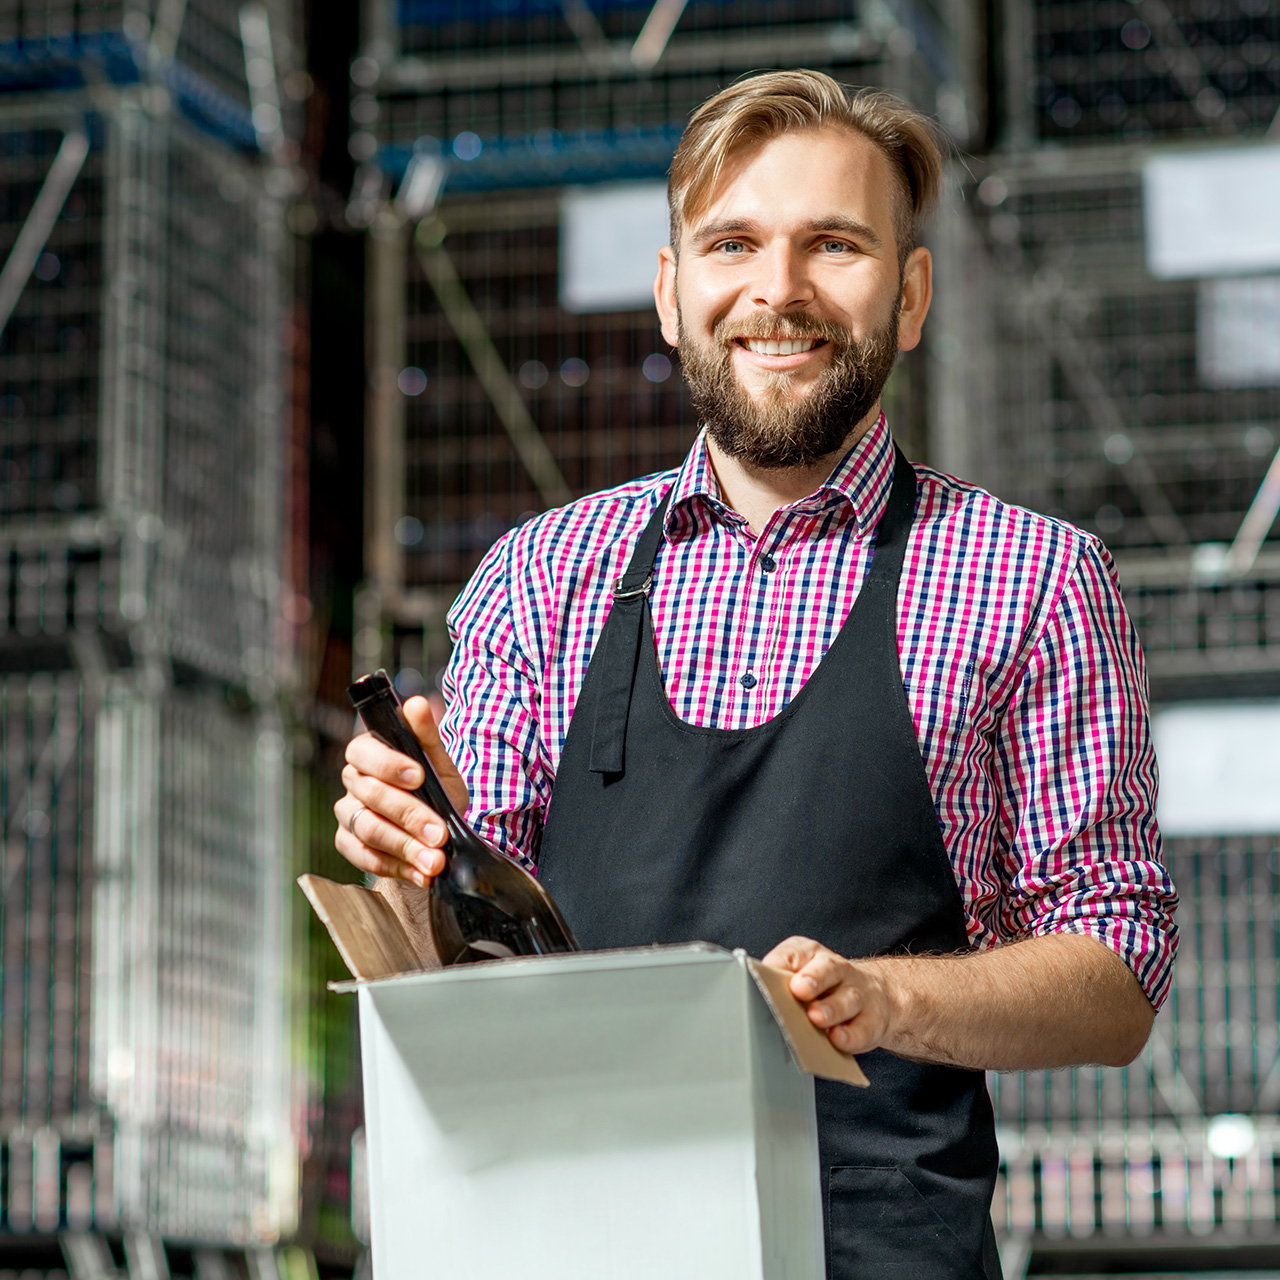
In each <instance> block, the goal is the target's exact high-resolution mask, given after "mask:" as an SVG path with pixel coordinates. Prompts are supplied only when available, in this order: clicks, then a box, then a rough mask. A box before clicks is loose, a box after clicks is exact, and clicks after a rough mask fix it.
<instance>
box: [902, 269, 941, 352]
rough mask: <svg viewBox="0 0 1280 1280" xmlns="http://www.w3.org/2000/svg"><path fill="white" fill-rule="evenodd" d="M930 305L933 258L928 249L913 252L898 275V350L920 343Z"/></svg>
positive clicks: (908, 348) (910, 347)
mask: <svg viewBox="0 0 1280 1280" xmlns="http://www.w3.org/2000/svg"><path fill="white" fill-rule="evenodd" d="M932 301H933V258H932V257H930V255H929V250H928V249H913V250H912V251H911V256H910V257H909V258H908V259H907V265H906V267H905V269H904V270H903V272H902V310H901V311H900V312H899V313H898V350H899V351H910V350H912V348H914V347H916V346H918V345H919V343H920V331H921V330H922V329H923V328H924V318H925V316H927V315H928V314H929V303H930V302H932Z"/></svg>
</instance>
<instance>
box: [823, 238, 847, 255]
mask: <svg viewBox="0 0 1280 1280" xmlns="http://www.w3.org/2000/svg"><path fill="white" fill-rule="evenodd" d="M848 247H849V246H848V245H847V244H845V242H844V241H843V240H824V241H823V242H822V248H823V251H824V252H825V253H844V252H845V251H846V250H847V249H848Z"/></svg>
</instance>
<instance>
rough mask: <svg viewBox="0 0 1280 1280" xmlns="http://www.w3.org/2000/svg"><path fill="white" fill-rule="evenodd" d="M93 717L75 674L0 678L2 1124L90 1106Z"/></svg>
mask: <svg viewBox="0 0 1280 1280" xmlns="http://www.w3.org/2000/svg"><path fill="white" fill-rule="evenodd" d="M93 726H94V720H93V710H92V706H91V705H90V704H88V702H87V701H86V698H85V693H84V688H83V685H82V682H81V680H80V678H79V677H78V676H77V675H75V674H73V673H69V672H61V673H41V674H38V675H9V676H5V677H4V678H3V679H0V779H2V782H0V829H2V830H3V833H4V865H3V870H2V872H0V874H2V875H3V885H2V890H3V891H2V892H0V935H2V936H0V955H2V956H3V960H2V962H0V963H2V965H3V975H4V976H3V981H2V982H0V1128H2V1129H3V1131H4V1132H6V1133H8V1132H9V1131H10V1130H11V1129H14V1128H22V1129H25V1130H27V1131H28V1132H30V1133H34V1132H36V1131H37V1130H41V1129H44V1128H47V1127H49V1126H50V1125H57V1126H59V1127H60V1128H62V1129H72V1128H75V1127H77V1126H80V1125H83V1124H84V1123H85V1122H86V1121H89V1120H91V1119H92V1117H93V1114H94V1103H93V1100H92V1098H91V1095H90V1090H89V1064H90V1052H89V1016H88V1015H89V994H90V980H89V979H90V954H89V947H90V943H91V939H92V928H91V913H90V897H89V893H88V885H89V883H90V880H91V875H90V868H91V859H92V841H91V830H90V828H89V827H88V825H87V824H86V821H85V814H86V813H88V812H90V811H91V807H92V803H93V795H94V788H93V781H94V752H93ZM45 1209H46V1206H43V1205H42V1206H41V1210H42V1212H44V1211H45ZM29 1212H30V1209H29Z"/></svg>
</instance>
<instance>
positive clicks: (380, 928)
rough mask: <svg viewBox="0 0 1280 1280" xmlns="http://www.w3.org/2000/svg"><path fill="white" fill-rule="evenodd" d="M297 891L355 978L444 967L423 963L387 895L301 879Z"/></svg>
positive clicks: (359, 887) (318, 879) (312, 878)
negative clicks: (311, 908)
mask: <svg viewBox="0 0 1280 1280" xmlns="http://www.w3.org/2000/svg"><path fill="white" fill-rule="evenodd" d="M298 886H299V888H301V890H302V892H303V893H305V894H306V895H307V901H308V902H310V903H311V905H312V907H313V908H314V909H315V913H316V915H318V916H319V917H320V921H321V923H322V924H323V925H324V927H325V928H326V929H327V930H328V931H329V937H331V938H332V939H333V945H334V946H335V947H337V948H338V954H339V955H340V956H341V957H342V959H343V962H344V963H345V964H346V966H347V968H348V969H349V970H350V971H351V974H352V976H353V977H355V978H359V979H363V980H364V981H370V980H372V979H374V978H390V977H392V976H394V975H396V974H402V973H420V972H421V971H422V970H424V969H430V968H438V967H439V966H438V965H435V966H433V965H430V964H424V963H423V961H422V957H421V956H419V955H418V952H417V951H416V950H415V948H414V946H413V943H412V942H410V941H409V935H408V933H407V932H406V931H405V927H404V925H403V924H401V923H400V917H399V916H397V915H396V913H395V910H394V909H393V908H392V906H391V903H390V902H388V901H387V899H386V898H384V897H383V896H382V894H380V893H375V892H374V891H373V890H372V889H366V888H365V887H364V886H363V885H359V884H338V883H337V881H334V880H326V879H325V878H324V877H323V876H312V875H306V876H299V877H298ZM329 985H330V986H331V987H332V986H333V985H334V984H333V983H330V984H329Z"/></svg>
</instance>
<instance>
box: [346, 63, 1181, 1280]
mask: <svg viewBox="0 0 1280 1280" xmlns="http://www.w3.org/2000/svg"><path fill="white" fill-rule="evenodd" d="M941 170H942V165H941V158H940V154H939V149H938V146H937V144H936V142H935V140H934V132H933V129H932V127H931V125H930V123H929V122H928V121H927V120H926V119H925V118H924V117H922V116H920V115H919V114H918V113H916V112H915V111H913V110H911V109H910V108H909V107H907V106H906V105H905V104H903V103H901V102H899V101H897V100H895V99H893V98H890V97H888V96H887V95H883V94H878V93H869V92H861V93H856V94H851V93H848V92H846V91H845V90H844V89H842V88H841V87H840V86H839V85H837V84H836V83H835V82H834V81H832V80H830V79H829V78H828V77H826V76H823V75H818V74H815V73H812V72H806V71H795V72H787V73H778V74H768V75H760V76H756V77H753V78H750V79H747V80H744V81H742V82H740V83H738V84H736V85H734V86H733V87H732V88H730V89H727V90H725V91H724V92H722V93H720V94H718V95H717V96H716V97H714V98H712V99H711V100H710V101H708V102H707V103H706V104H704V105H703V106H702V107H701V108H700V109H699V110H698V111H697V112H696V113H695V114H694V116H693V117H692V119H691V121H690V123H689V126H688V128H687V130H686V132H685V134H684V137H683V139H682V141H681V143H680V147H679V150H678V151H677V153H676V156H675V160H674V162H673V164H672V167H671V184H670V193H671V246H670V247H669V248H667V249H664V250H662V253H661V259H660V263H659V268H658V276H657V281H656V284H655V297H656V300H657V307H658V314H659V316H660V318H661V322H662V331H663V334H664V335H665V336H666V338H667V340H668V341H669V342H671V343H672V344H673V345H676V346H678V348H679V352H680V357H681V362H682V365H683V368H684V375H685V377H686V379H687V380H688V384H689V388H690V392H691V394H692V398H693V402H694V404H695V406H696V407H697V410H698V414H699V418H700V421H701V424H702V428H703V429H702V431H701V433H700V434H699V436H698V438H697V440H696V441H695V443H694V445H693V448H692V450H691V451H690V453H689V455H688V457H687V458H686V459H685V461H684V463H683V465H681V466H680V467H679V468H677V469H676V470H675V471H671V472H667V473H665V474H663V475H658V476H650V477H647V478H645V479H642V480H637V481H634V482H633V483H631V484H627V485H624V486H622V487H620V488H618V489H614V490H611V491H609V492H606V493H600V494H595V495H592V496H590V497H587V498H583V499H582V500H581V501H578V502H575V503H572V504H570V505H569V506H567V507H565V508H563V509H561V510H558V511H551V512H548V513H546V514H545V515H543V516H541V517H539V518H538V519H536V520H532V521H530V522H529V523H528V524H525V525H523V526H521V527H520V528H519V529H517V530H515V531H513V532H512V533H510V534H508V535H507V536H506V537H504V538H503V539H502V540H501V541H499V542H498V544H497V545H496V546H495V547H494V548H493V550H492V551H491V552H490V554H489V555H488V556H487V558H486V559H485V561H484V563H483V564H482V565H481V567H480V569H479V570H478V571H477V573H476V575H475V577H474V579H473V580H472V582H471V583H470V585H469V586H468V587H467V588H466V590H465V591H464V592H463V594H462V596H461V597H460V599H459V600H458V602H457V604H456V605H455V607H454V609H453V611H452V614H451V625H452V628H453V632H454V636H455V639H456V649H455V651H454V654H453V659H452V663H451V666H450V669H449V677H448V682H447V683H448V686H449V687H448V689H447V691H446V693H447V697H448V702H449V711H448V713H447V715H446V716H445V718H444V721H443V724H442V726H441V733H440V734H437V732H436V729H435V725H434V723H433V721H432V719H431V716H430V713H429V711H428V709H427V704H426V702H425V701H424V700H422V699H416V700H411V701H410V702H409V704H407V707H406V711H407V714H408V716H409V719H410V722H411V723H412V724H413V726H414V728H415V730H416V731H417V732H418V734H419V736H420V738H421V739H422V741H423V743H424V746H425V747H426V749H427V751H428V754H429V756H430V757H431V758H432V760H433V761H434V762H435V763H436V765H437V766H438V768H439V769H440V771H441V772H442V774H444V775H445V776H446V777H447V778H448V779H449V785H450V786H451V788H452V790H453V793H454V794H455V796H456V797H457V799H458V800H459V801H460V802H461V803H463V804H465V803H466V801H467V798H468V791H469V794H470V820H471V821H472V822H473V823H474V824H476V825H477V827H478V828H479V829H480V830H481V831H482V833H483V834H484V835H486V836H488V837H489V838H490V839H491V840H493V841H494V842H495V843H496V844H498V845H499V846H500V847H501V848H502V849H504V850H505V851H506V852H507V853H508V854H509V855H510V856H512V857H514V858H518V859H521V860H522V861H524V862H525V863H526V864H527V865H529V866H531V867H533V866H536V868H537V871H538V874H539V875H540V877H541V878H542V880H543V881H544V882H545V883H546V884H547V886H548V887H549V889H550V890H551V892H552V893H553V894H554V896H555V897H556V899H557V900H558V902H559V904H560V906H561V907H562V908H563V910H564V913H565V916H566V917H567V919H568V920H569V921H570V922H571V923H572V925H573V927H574V929H575V931H576V932H577V935H578V938H579V940H580V941H581V943H582V944H583V945H584V946H585V947H592V948H594V947H612V946H628V945H636V944H646V943H652V942H683V941H689V940H694V939H702V940H707V941H711V942H715V943H720V944H721V945H723V946H725V947H744V948H745V949H746V950H748V951H749V952H751V953H752V954H753V955H757V956H763V957H764V959H765V960H766V962H768V963H770V964H773V965H777V966H780V967H782V968H784V969H786V970H789V971H790V972H791V973H792V975H793V976H792V978H791V991H792V992H793V994H794V995H795V996H796V998H797V999H798V1000H800V1001H802V1002H803V1003H805V1004H806V1005H807V1007H808V1014H809V1017H810V1019H811V1021H812V1022H813V1023H814V1024H815V1025H817V1026H818V1027H820V1028H824V1029H825V1030H826V1032H827V1034H828V1036H829V1037H830V1039H831V1041H832V1043H833V1044H834V1045H835V1046H836V1047H837V1048H838V1049H840V1050H842V1051H844V1052H846V1053H854V1054H858V1055H861V1056H862V1058H863V1064H864V1066H865V1068H866V1072H867V1074H868V1076H869V1077H870V1078H871V1079H872V1081H873V1087H872V1088H871V1089H869V1090H866V1091H859V1090H854V1089H850V1088H847V1087H845V1086H842V1085H838V1084H828V1083H826V1082H823V1081H819V1082H817V1108H818V1125H819V1141H820V1149H821V1161H822V1165H823V1171H822V1172H823V1192H824V1212H825V1222H826V1233H827V1266H828V1274H829V1275H830V1276H831V1277H833V1278H837V1280H855V1277H856V1278H858V1280H866V1278H873V1280H897V1278H903V1277H912V1278H915V1280H952V1278H954V1280H975V1278H977V1277H987V1280H992V1278H993V1277H996V1276H998V1275H999V1266H1000V1264H999V1259H998V1257H997V1255H996V1250H995V1245H994V1239H993V1234H992V1230H991V1220H990V1204H991V1195H992V1189H993V1186H994V1180H995V1170H996V1146H995V1135H994V1126H993V1122H992V1115H991V1107H990V1103H989V1100H988V1097H987V1093H986V1090H985V1085H984V1078H983V1075H982V1072H983V1071H984V1070H990V1069H995V1070H1018V1069H1031V1068H1042V1067H1056V1066H1066V1065H1071V1064H1079V1063H1106V1064H1112V1065H1122V1064H1124V1063H1127V1062H1129V1061H1131V1060H1132V1059H1133V1058H1134V1056H1135V1055H1136V1054H1137V1053H1138V1052H1139V1050H1140V1049H1141V1048H1142V1046H1143V1044H1144V1042H1145V1041H1146V1038H1147V1035H1148V1033H1149V1031H1150V1027H1151V1021H1152V1017H1153V1016H1154V1009H1155V1008H1156V1007H1158V1005H1159V1004H1160V1002H1161V1000H1162V999H1163V998H1164V996H1165V994H1166V992H1167V990H1168V987H1169V983H1170V977H1171V965H1172V957H1173V951H1174V936H1175V935H1174V929H1173V924H1172V919H1171V915H1172V910H1173V905H1174V901H1175V900H1174V895H1173V891H1172V887H1171V885H1170V884H1169V882H1168V879H1167V877H1166V876H1165V874H1164V871H1163V870H1162V868H1161V866H1160V862H1159V836H1158V833H1157V830H1156V825H1155V818H1154V807H1155V763H1154V759H1153V755H1152V749H1151V742H1150V735H1149V728H1148V723H1147V712H1146V705H1145V676H1144V672H1143V667H1142V658H1141V653H1140V651H1139V647H1138V644H1137V641H1136V639H1135V636H1134V633H1133V630H1132V627H1131V626H1130V624H1129V622H1128V620H1127V618H1126V617H1125V613H1124V609H1123V606H1122V605H1121V602H1120V599H1119V595H1118V592H1117V588H1116V584H1115V581H1114V575H1113V572H1112V568H1111V563H1110V560H1109V558H1108V556H1107V554H1106V551H1105V550H1104V548H1103V547H1102V546H1101V545H1100V544H1099V543H1098V542H1097V540H1096V539H1094V538H1092V537H1090V536H1089V535H1087V534H1085V533H1083V532H1081V531H1079V530H1077V529H1074V528H1071V527H1070V526H1068V525H1065V524H1062V523H1060V522H1058V521H1054V520H1048V519H1045V518H1042V517H1040V516H1036V515H1033V514H1031V513H1029V512H1026V511H1022V510H1018V509H1016V508H1013V507H1010V506H1006V505H1004V504H1002V503H1001V502H999V501H997V500H996V499H995V498H993V497H992V496H991V495H989V494H987V493H984V492H982V491H981V490H979V489H977V488H975V487H973V486H972V485H969V484H965V483H963V482H961V481H959V480H955V479H953V478H951V477H948V476H944V475H941V474H939V473H937V472H935V471H931V470H928V469H926V468H923V467H918V468H913V467H912V466H911V465H910V464H909V463H908V462H907V460H906V459H905V458H904V457H903V456H902V454H901V453H900V452H899V451H898V450H897V448H896V447H895V445H894V443H893V439H892V437H891V435H890V432H889V426H888V424H887V422H886V421H885V418H884V416H883V414H882V413H881V410H880V396H881V391H882V388H883V386H884V383H885V379H886V378H887V377H888V374H889V371H890V369H891V368H892V366H893V362H894V359H895V357H896V354H897V352H899V351H905V350H909V349H911V348H912V347H914V346H916V344H917V343H918V342H919V341H920V335H921V326H922V325H923V324H924V321H925V316H926V313H927V312H928V309H929V302H930V298H931V294H932V268H931V262H930V257H929V253H928V251H927V250H926V249H925V248H923V247H921V246H920V245H918V244H917V230H918V227H919V225H920V221H921V219H922V218H923V216H924V215H925V214H926V212H927V211H928V209H929V207H930V205H931V204H932V203H933V201H934V199H935V196H936V193H937V190H938V187H939V184H940V180H941ZM347 758H348V765H347V769H346V771H345V773H344V779H345V782H346V785H347V788H348V793H347V795H346V796H344V797H343V799H342V800H340V801H339V802H338V804H337V806H336V813H337V816H338V819H339V823H340V827H339V831H338V834H337V838H336V839H337V845H338V848H339V849H340V850H341V852H342V853H343V854H344V855H345V856H346V857H347V858H348V859H349V860H350V861H351V862H352V863H353V864H354V865H355V866H357V867H359V868H361V869H363V870H365V871H371V872H375V873H376V874H378V875H379V876H382V877H384V879H383V880H382V881H381V887H382V889H383V891H384V892H386V893H387V894H388V895H389V896H391V897H392V898H393V899H397V898H399V899H402V901H401V903H400V905H401V907H402V910H403V909H407V908H406V906H405V904H406V901H407V897H408V892H411V891H408V892H402V890H403V887H404V885H405V882H406V881H407V882H410V883H411V884H416V885H418V886H423V885H426V884H427V883H428V881H429V879H430V877H431V876H432V875H435V874H438V873H439V871H440V870H441V869H442V867H443V858H442V855H441V854H440V852H439V846H440V844H441V843H442V841H443V837H444V832H443V827H442V825H441V824H440V823H439V821H438V820H437V819H436V818H435V815H434V814H432V813H431V811H430V810H428V809H426V808H425V807H424V806H423V805H422V804H421V803H420V802H418V801H416V800H415V799H413V797H412V796H410V795H409V794H408V791H407V790H405V788H408V787H412V786H415V785H416V784H417V781H418V780H419V773H418V769H417V767H416V766H414V765H412V764H411V763H410V762H409V761H407V760H405V759H404V758H402V757H399V756H396V755H394V754H393V753H391V752H390V751H388V750H386V749H385V748H383V747H381V746H380V745H379V744H378V743H377V742H375V741H374V740H373V739H371V738H369V737H368V736H367V735H366V736H362V737H360V738H357V739H355V740H354V741H353V742H352V744H351V746H350V748H349V750H348V756H347ZM455 764H456V768H455ZM512 1052H513V1053H517V1054H518V1053H519V1052H520V1047H519V1045H513V1046H512Z"/></svg>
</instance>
